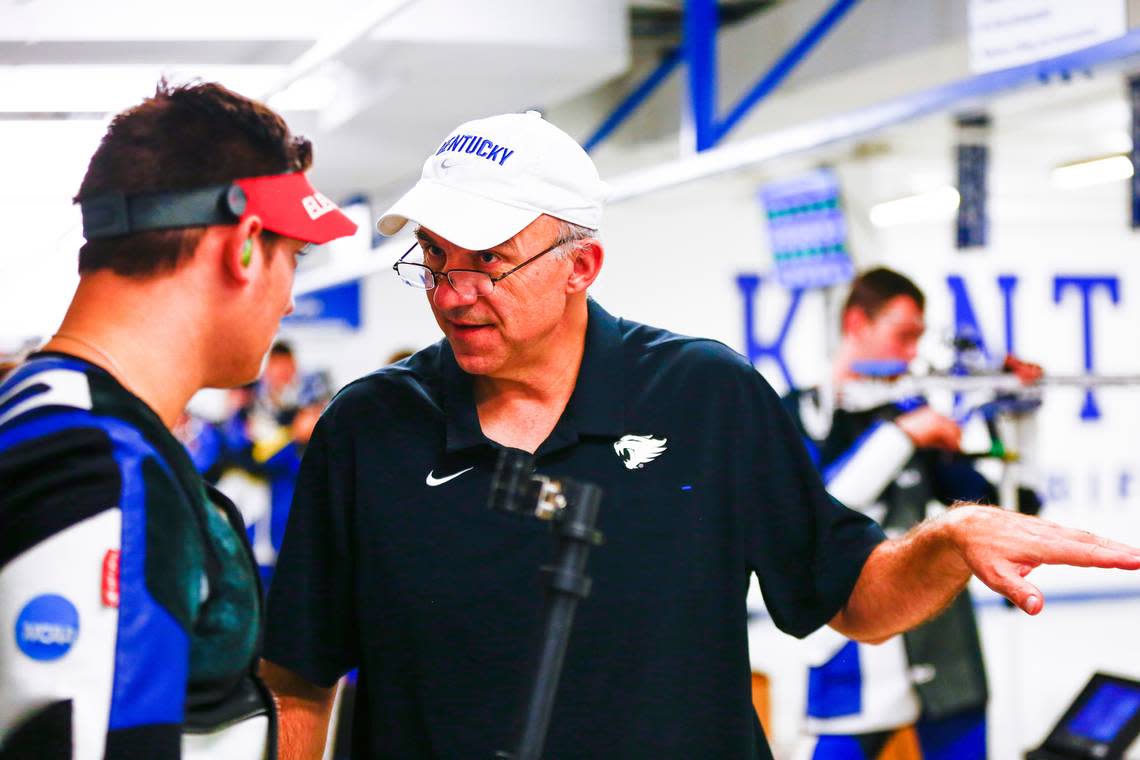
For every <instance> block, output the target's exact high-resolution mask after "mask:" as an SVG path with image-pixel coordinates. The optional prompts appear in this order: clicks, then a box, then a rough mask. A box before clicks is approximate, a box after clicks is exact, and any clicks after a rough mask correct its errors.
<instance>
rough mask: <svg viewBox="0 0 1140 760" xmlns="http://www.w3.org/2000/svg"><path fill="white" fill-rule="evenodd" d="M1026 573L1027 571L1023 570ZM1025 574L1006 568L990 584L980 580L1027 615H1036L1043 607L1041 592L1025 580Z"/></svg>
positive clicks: (985, 580) (988, 581) (1043, 600)
mask: <svg viewBox="0 0 1140 760" xmlns="http://www.w3.org/2000/svg"><path fill="white" fill-rule="evenodd" d="M1025 570H1026V572H1028V569H1025ZM1024 576H1025V572H1019V571H1017V570H1015V569H1014V568H1012V567H1011V568H1007V569H1006V570H1005V572H1002V573H1001V574H999V575H998V576H997V577H995V578H994V579H993V582H991V581H990V580H989V579H986V578H982V580H983V581H984V582H985V583H986V585H987V586H989V587H990V588H992V589H993V590H994V591H996V592H997V593H999V594H1001V595H1002V596H1004V597H1005V598H1006V599H1008V600H1009V601H1011V602H1013V603H1014V604H1016V605H1017V606H1018V607H1020V608H1021V609H1022V610H1023V611H1024V612H1025V613H1026V614H1027V615H1036V614H1038V613H1039V612H1041V610H1042V609H1043V608H1044V607H1045V597H1044V596H1043V595H1042V594H1041V590H1040V589H1038V588H1037V587H1036V586H1034V585H1033V584H1032V583H1030V582H1029V581H1027V580H1025V577H1024Z"/></svg>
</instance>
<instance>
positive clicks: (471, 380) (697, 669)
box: [263, 112, 1140, 760]
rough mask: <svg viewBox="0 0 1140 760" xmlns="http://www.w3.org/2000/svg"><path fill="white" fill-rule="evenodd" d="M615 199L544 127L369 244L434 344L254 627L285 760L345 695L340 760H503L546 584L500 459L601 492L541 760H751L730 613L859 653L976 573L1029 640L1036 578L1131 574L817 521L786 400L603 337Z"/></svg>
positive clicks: (481, 157) (995, 531) (292, 537)
mask: <svg viewBox="0 0 1140 760" xmlns="http://www.w3.org/2000/svg"><path fill="white" fill-rule="evenodd" d="M603 195H604V185H603V183H602V182H601V181H600V179H599V178H598V175H597V172H596V170H595V168H594V166H593V163H592V162H591V161H590V159H589V157H588V156H587V155H586V153H585V152H584V151H583V150H582V149H581V148H580V147H579V146H578V145H577V144H576V143H575V142H574V141H573V140H572V139H571V138H570V137H568V136H567V135H566V134H565V133H563V132H562V131H560V130H559V129H557V128H556V127H554V126H552V125H551V124H549V123H548V122H546V121H544V120H543V119H542V118H541V117H540V116H539V114H537V113H534V112H528V113H526V114H508V115H502V116H494V117H491V118H487V119H481V120H478V121H473V122H468V123H466V124H463V125H461V126H460V127H459V128H457V129H456V130H455V131H454V132H453V133H452V134H450V135H449V136H448V137H447V138H446V139H445V140H444V141H443V142H442V143H441V144H440V146H439V149H438V150H437V151H436V152H435V153H434V155H432V156H431V157H429V158H428V160H427V162H426V163H425V164H424V170H423V177H422V179H421V180H420V181H419V182H418V183H417V184H416V186H415V187H414V188H413V189H412V190H411V191H410V192H408V193H407V195H405V196H404V197H403V198H401V199H400V200H399V201H397V203H396V204H395V205H394V206H393V207H392V208H391V209H390V210H389V211H388V213H386V214H385V215H384V216H383V217H382V218H381V220H380V229H381V231H382V232H384V233H385V234H395V233H397V232H398V231H399V230H400V229H401V228H402V227H403V226H404V225H405V224H406V223H407V222H408V221H412V222H414V223H415V224H416V229H415V237H416V243H415V244H414V245H413V246H412V247H411V248H410V249H409V250H408V252H407V253H406V254H405V255H404V256H403V257H402V258H401V259H400V261H399V262H397V263H396V265H395V267H394V268H395V270H396V272H397V274H398V275H399V276H400V278H401V279H402V280H403V281H404V282H405V283H407V284H408V285H411V286H412V287H417V288H421V289H424V290H426V291H427V297H428V304H429V306H430V308H431V309H432V312H433V314H434V315H435V318H436V321H437V322H438V323H439V326H440V328H441V329H442V330H443V333H444V336H445V337H444V339H443V340H441V341H440V342H438V343H436V344H435V345H433V346H430V347H429V348H426V349H424V350H422V351H420V352H419V353H417V354H415V355H414V356H412V357H410V358H409V359H406V360H404V361H402V362H399V363H398V364H395V365H392V366H389V367H385V368H384V369H381V370H379V371H377V372H376V373H374V374H372V375H369V376H367V377H365V378H363V379H361V380H359V381H357V382H355V383H353V384H351V385H350V386H348V387H347V388H346V389H345V390H344V391H342V392H341V393H340V394H339V396H338V397H337V398H336V399H335V400H334V401H333V403H332V404H331V405H330V407H329V408H328V410H327V411H326V412H325V414H324V415H323V417H322V419H321V421H320V423H318V425H317V428H316V430H315V432H314V434H313V437H312V440H311V442H310V445H309V449H308V451H307V453H306V457H305V461H304V463H303V465H302V469H301V474H300V479H299V482H298V485H297V491H296V497H295V501H294V504H293V508H292V512H291V515H290V522H289V527H288V529H287V532H286V536H285V541H284V545H283V547H282V552H281V555H280V559H279V563H278V569H277V580H276V582H275V584H274V586H273V589H272V591H271V594H270V600H269V625H268V629H267V637H266V647H265V652H266V654H265V656H266V659H267V662H266V663H265V666H264V668H263V673H264V675H265V677H266V679H267V681H268V682H269V684H270V686H271V687H272V688H273V689H274V690H275V692H276V694H277V697H278V699H279V702H280V705H281V725H282V747H283V755H282V756H283V757H284V758H289V759H290V760H292V759H293V758H318V757H320V752H321V747H322V746H323V743H324V737H325V734H326V726H327V719H328V714H329V708H330V705H331V701H332V696H333V693H334V689H333V687H334V685H335V683H336V681H337V679H339V678H340V677H341V676H342V675H343V674H345V673H346V672H348V671H349V670H351V669H353V668H359V682H358V692H357V694H358V696H357V708H356V709H357V712H356V715H355V718H354V726H353V727H354V739H353V756H354V757H393V758H457V759H458V758H462V759H463V760H469V759H470V758H479V757H492V756H493V755H494V752H495V751H496V750H503V749H511V748H512V744H513V741H514V737H515V735H516V734H515V732H516V731H517V729H518V727H519V716H520V713H521V711H522V708H523V706H524V701H525V698H526V694H527V686H528V681H529V679H530V677H531V673H532V667H533V657H532V655H533V652H534V648H535V645H536V642H537V639H538V636H539V628H538V626H539V622H540V620H541V611H540V604H539V600H540V598H541V593H542V581H541V575H540V573H539V570H538V569H539V567H540V566H541V565H543V564H546V563H547V562H549V560H550V556H551V543H550V540H549V535H548V533H547V531H546V529H545V527H544V526H542V525H541V524H539V523H538V521H535V520H529V519H526V518H522V517H516V516H514V515H509V514H500V513H498V512H493V511H491V510H489V509H487V507H486V506H485V505H486V501H487V494H488V489H489V486H490V481H491V476H492V473H493V470H494V467H495V462H496V457H497V454H498V453H499V452H500V451H501V450H503V449H504V448H509V449H520V450H523V451H526V452H531V453H533V454H534V455H535V458H536V464H537V469H538V471H539V472H542V473H545V474H549V475H552V476H556V477H558V476H562V477H569V478H573V479H576V480H582V481H588V482H592V483H596V484H598V485H600V486H601V488H602V490H603V492H604V496H603V500H602V508H601V514H600V518H599V528H600V529H601V531H602V532H603V533H604V534H605V536H606V545H605V546H603V547H601V548H599V549H598V550H597V551H596V552H595V553H594V555H593V556H592V557H591V565H590V575H591V576H592V577H593V579H594V587H593V590H592V592H591V594H590V596H589V597H588V598H587V599H586V600H585V601H584V602H583V603H582V604H581V606H580V607H579V609H578V617H577V619H576V622H575V626H574V630H573V635H572V637H571V639H570V645H569V649H568V651H567V654H566V661H565V668H564V671H563V674H562V681H561V684H560V687H559V692H558V695H557V700H556V702H555V705H554V712H553V718H552V720H551V723H550V731H549V735H548V737H547V740H546V751H545V753H544V756H545V757H550V758H559V759H560V760H562V759H564V758H582V759H587V758H589V759H590V760H597V759H598V758H622V759H623V760H629V759H630V758H768V757H770V756H771V755H770V752H769V749H768V746H767V743H766V741H765V738H764V735H763V731H762V730H761V728H760V724H759V722H758V721H757V719H756V714H755V712H754V710H753V708H752V704H751V700H750V678H749V666H748V651H747V636H746V623H747V612H746V608H745V595H746V592H747V588H748V582H749V577H750V575H751V574H752V573H756V574H757V576H758V577H759V580H760V585H761V588H762V589H763V591H764V595H765V600H766V602H767V605H768V609H769V611H770V613H771V614H772V617H773V619H774V620H775V622H776V623H777V625H779V626H780V627H781V628H782V629H783V630H785V631H788V632H790V633H792V634H795V635H798V636H803V635H806V634H807V633H810V632H811V631H813V630H815V629H817V628H819V627H820V626H822V625H824V624H827V623H830V624H831V625H832V626H834V627H835V628H837V629H838V630H840V631H842V632H843V633H845V634H846V635H848V636H851V637H853V638H857V639H860V640H874V639H882V638H885V637H887V636H889V635H891V634H894V633H897V632H899V631H901V630H903V629H905V628H908V627H910V626H913V625H916V624H918V623H919V622H920V621H922V620H923V619H925V618H927V617H929V616H930V615H932V614H933V613H934V612H936V611H937V610H939V609H940V608H942V607H943V606H944V605H945V604H946V603H948V602H949V600H950V599H952V598H953V597H954V595H955V594H956V593H957V592H958V591H959V590H960V589H961V588H962V587H963V585H964V584H965V583H966V581H967V579H968V578H969V575H970V572H971V570H973V571H974V572H977V573H978V574H979V575H980V576H981V577H982V578H983V580H985V581H986V582H987V583H989V584H990V585H991V586H992V587H994V588H995V589H997V590H999V591H1000V592H1002V593H1004V594H1006V595H1007V596H1009V597H1010V598H1011V599H1013V600H1014V601H1015V602H1016V603H1017V604H1018V605H1019V606H1020V607H1022V608H1023V609H1024V610H1025V611H1026V612H1029V613H1031V614H1035V613H1037V612H1038V611H1039V610H1040V609H1041V605H1042V601H1041V595H1040V592H1038V591H1037V590H1036V589H1035V588H1034V587H1033V586H1031V585H1029V584H1028V583H1027V582H1026V581H1025V580H1024V575H1025V574H1026V573H1028V572H1029V570H1030V569H1032V568H1033V567H1036V566H1037V565H1039V564H1042V563H1046V562H1070V563H1075V564H1085V565H1098V566H1113V567H1126V568H1132V569H1135V568H1140V552H1138V551H1136V550H1133V549H1131V548H1129V547H1125V546H1121V545H1117V544H1113V543H1111V542H1108V541H1105V540H1103V539H1097V538H1095V537H1091V536H1089V535H1088V534H1081V533H1078V532H1075V531H1068V530H1066V529H1064V528H1061V527H1059V526H1054V525H1052V524H1050V523H1046V522H1044V521H1040V520H1033V519H1031V518H1027V517H1025V516H1022V515H1015V514H1009V513H1005V512H1002V511H1000V510H996V509H992V508H985V507H975V506H963V507H960V508H958V509H954V510H952V511H951V512H950V513H949V515H948V516H947V517H945V518H944V519H940V520H937V521H934V522H929V523H925V524H923V525H921V526H919V527H918V528H916V529H915V530H914V531H912V532H911V533H909V534H908V535H907V536H905V537H904V538H901V539H899V540H894V541H885V540H884V537H883V534H882V532H881V531H880V530H879V528H878V527H877V526H875V525H874V524H873V523H872V522H871V521H870V520H868V519H867V518H865V517H863V516H862V515H859V514H857V513H855V512H852V511H850V510H848V509H846V508H845V507H843V506H842V505H840V504H839V503H838V502H836V501H834V500H833V499H831V498H830V497H829V496H828V495H827V492H826V491H825V490H824V487H823V484H822V483H821V482H820V479H819V476H818V475H817V474H816V472H815V468H814V467H813V465H812V462H811V460H810V459H809V458H808V456H807V453H806V452H805V451H804V449H803V445H802V443H801V442H800V440H799V436H798V434H797V432H796V429H795V427H794V425H793V424H792V422H791V420H790V418H789V417H788V416H787V414H786V413H785V412H784V411H783V409H782V408H781V406H780V402H779V399H778V398H777V397H776V395H775V393H773V392H772V390H771V389H770V388H769V387H768V385H767V384H766V383H765V382H764V380H763V378H762V377H761V376H760V375H759V373H757V372H756V371H755V370H754V369H753V368H752V366H751V365H750V364H749V363H748V362H747V360H745V359H744V358H742V357H741V356H739V355H738V354H736V353H735V352H733V351H732V350H730V349H728V348H727V347H725V346H723V345H721V344H719V343H716V342H714V341H710V340H703V339H694V338H685V337H681V336H678V335H674V334H671V333H668V332H666V331H664V330H659V329H656V328H652V327H647V326H644V325H638V324H635V323H632V322H629V321H627V320H623V319H619V318H615V317H613V316H611V315H609V314H608V313H606V312H605V311H604V310H603V309H602V308H601V307H600V306H599V305H598V304H597V303H595V302H593V301H592V300H590V299H588V298H587V295H586V291H587V288H588V287H589V286H590V284H591V283H593V281H594V279H595V278H596V277H597V276H598V273H599V271H600V269H601V266H602V260H603V248H602V244H601V242H600V241H599V240H598V239H597V237H596V232H597V229H598V227H599V225H600V215H601V210H602V202H603Z"/></svg>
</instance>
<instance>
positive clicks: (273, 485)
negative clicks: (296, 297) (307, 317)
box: [218, 340, 329, 590]
mask: <svg viewBox="0 0 1140 760" xmlns="http://www.w3.org/2000/svg"><path fill="white" fill-rule="evenodd" d="M328 388H329V383H328V380H327V378H326V376H325V375H324V374H323V373H320V372H312V373H305V374H302V373H301V372H299V371H298V367H297V360H296V356H295V354H294V351H293V347H292V346H291V345H290V344H289V343H287V342H285V341H282V340H277V341H274V343H273V346H272V347H271V348H270V349H269V354H268V356H267V358H266V362H265V368H264V370H263V371H262V374H261V377H260V378H259V379H258V381H257V382H256V383H253V384H251V385H250V386H248V387H247V388H242V389H234V390H233V391H231V397H230V399H229V407H230V414H229V415H228V417H227V419H226V420H225V421H224V422H223V423H222V425H221V430H222V439H223V442H224V445H223V446H222V449H223V454H222V460H223V461H222V463H221V465H220V469H221V470H222V473H223V474H222V478H221V479H220V480H219V484H218V487H219V488H220V489H221V490H222V491H223V492H224V493H226V494H227V495H228V496H229V497H230V498H231V499H233V501H234V503H235V504H237V506H238V508H239V509H240V510H241V513H242V516H243V517H244V518H245V522H246V525H247V526H248V528H247V532H248V535H249V540H250V543H251V544H252V546H253V553H254V556H255V557H256V559H257V565H258V569H259V572H260V574H261V581H262V585H263V587H264V588H265V589H266V590H268V588H269V584H270V581H271V580H272V579H273V567H274V565H275V564H276V561H277V553H278V551H280V549H281V541H282V539H283V537H284V534H285V524H286V521H287V520H288V517H289V505H290V504H291V503H292V501H293V487H294V484H295V483H296V480H297V471H298V469H299V468H300V465H301V456H302V454H303V453H304V451H305V446H306V445H307V444H308V442H309V437H310V436H311V435H312V432H313V427H314V426H315V425H316V422H317V419H318V418H319V417H320V415H321V412H322V411H323V410H324V408H325V405H326V404H327V403H328V400H329V391H328Z"/></svg>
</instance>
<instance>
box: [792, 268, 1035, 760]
mask: <svg viewBox="0 0 1140 760" xmlns="http://www.w3.org/2000/svg"><path fill="white" fill-rule="evenodd" d="M924 305H925V298H924V296H923V294H922V291H921V290H919V288H918V287H917V286H916V285H915V284H914V283H913V282H911V281H910V280H909V279H908V278H906V277H905V276H903V275H901V274H899V273H898V272H894V271H892V270H889V269H885V268H878V269H872V270H870V271H867V272H865V273H863V274H861V275H860V276H859V277H857V278H856V279H855V281H854V282H853V283H852V285H851V291H850V293H849V295H848V297H847V300H846V302H845V303H844V306H843V311H842V316H841V319H842V325H841V327H842V338H841V342H840V346H839V350H838V352H837V353H836V356H835V358H834V360H833V362H832V378H831V383H832V384H831V386H830V387H823V388H814V389H810V390H795V391H792V392H791V393H789V394H788V395H787V396H786V397H785V405H786V407H787V408H788V410H789V411H790V412H791V413H792V416H793V417H794V418H795V420H796V424H797V427H799V429H800V431H801V433H802V434H803V435H804V437H805V439H806V441H807V444H808V449H809V451H810V452H811V453H812V456H813V458H814V459H815V460H816V463H817V465H818V467H819V468H820V470H821V471H822V473H823V476H824V481H825V483H826V484H827V490H828V492H829V493H831V495H832V496H834V497H835V498H837V499H839V500H840V501H842V502H843V503H844V504H846V505H847V506H849V507H851V508H853V509H856V510H859V511H860V512H863V513H864V514H866V515H868V516H870V517H872V518H873V519H874V520H875V521H877V522H878V523H879V524H880V525H882V526H883V529H884V530H885V532H886V533H887V535H888V536H899V535H902V534H903V533H905V532H906V531H907V530H909V529H910V528H912V527H914V526H915V525H917V524H918V523H920V522H922V521H923V520H924V519H926V517H927V516H928V515H929V514H931V513H930V512H929V507H930V505H931V504H932V503H938V502H941V504H945V505H949V504H951V503H953V502H954V501H955V500H964V501H979V502H986V503H993V502H995V501H996V500H997V491H996V489H995V488H994V487H993V486H992V485H991V484H990V483H989V482H988V481H987V480H986V479H985V478H984V477H982V475H981V474H979V473H978V472H977V471H976V470H974V468H973V467H972V466H971V465H970V463H969V462H967V461H965V460H963V459H962V458H960V457H957V456H955V454H957V453H958V452H959V448H960V443H961V437H962V430H961V428H960V426H959V425H958V423H956V422H955V421H954V420H953V419H951V418H949V417H946V416H944V415H942V414H939V413H938V412H936V411H935V410H934V409H932V408H930V407H929V406H927V405H922V406H919V407H918V408H915V409H911V410H909V411H903V410H900V409H898V408H895V407H891V408H882V409H874V410H869V411H866V412H849V411H846V410H844V409H836V404H835V397H836V393H837V391H838V393H842V388H843V385H844V383H846V382H848V381H850V380H856V379H860V378H861V377H863V376H862V375H861V373H860V372H859V371H858V369H859V365H860V364H861V363H868V362H897V363H899V364H901V365H905V364H909V363H910V362H911V361H912V360H913V359H914V358H915V356H916V354H917V348H918V341H919V339H920V338H921V337H922V334H923V332H924V330H925V322H924V320H923V310H924ZM1006 364H1007V367H1008V368H1010V369H1011V370H1014V371H1016V372H1017V373H1018V375H1019V377H1020V378H1021V379H1022V381H1023V382H1026V383H1029V382H1032V381H1034V380H1036V379H1038V378H1039V377H1040V376H1041V369H1040V367H1037V366H1036V365H1032V364H1027V363H1025V362H1021V361H1019V360H1017V359H1015V358H1013V357H1009V359H1008V360H1007V362H1006ZM1023 498H1024V499H1025V500H1026V503H1027V507H1029V506H1030V505H1031V508H1027V510H1024V511H1032V512H1036V507H1037V506H1039V503H1038V502H1036V501H1035V498H1036V497H1035V495H1034V494H1033V493H1032V492H1029V491H1024V492H1023ZM806 647H807V650H808V652H809V661H810V662H811V663H812V665H813V666H812V667H811V669H810V671H809V674H808V699H807V722H806V729H807V733H808V734H809V738H808V739H807V740H805V741H804V742H803V743H802V745H801V746H800V748H799V752H798V754H797V757H799V758H811V760H831V759H833V758H843V759H844V760H847V759H848V758H866V760H874V758H878V757H880V756H881V755H882V753H883V751H884V749H885V748H886V747H887V746H888V745H889V744H893V745H898V744H900V743H902V744H910V745H911V746H912V747H913V746H914V745H915V744H916V743H917V745H918V746H920V747H921V753H922V755H921V756H922V757H923V758H924V759H925V760H942V759H943V758H945V759H946V760H951V759H953V760H973V759H977V758H984V757H985V756H986V702H987V699H988V689H987V684H986V674H985V666H984V664H983V662H982V651H981V643H980V640H979V638H978V629H977V624H976V621H975V620H974V611H973V605H972V603H971V600H970V594H969V592H968V591H963V592H962V593H961V594H959V595H958V596H957V598H955V599H954V601H953V602H952V603H951V604H950V606H949V607H948V608H947V609H946V610H945V611H944V612H943V613H942V614H941V615H939V616H938V617H937V618H935V619H933V620H931V621H929V622H927V623H925V624H924V625H922V626H919V627H918V628H916V629H914V630H912V631H909V632H907V633H904V634H901V635H899V636H895V637H893V638H891V639H889V640H888V641H886V642H884V643H882V644H880V645H876V646H868V645H865V644H860V643H858V642H856V641H852V640H850V639H847V638H846V637H844V636H843V635H842V634H840V633H838V632H837V631H835V630H834V629H832V628H823V629H820V630H819V631H817V632H816V633H814V634H812V635H811V636H809V637H808V639H807V643H806ZM912 727H913V729H914V731H913V732H912V731H911V728H912Z"/></svg>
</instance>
